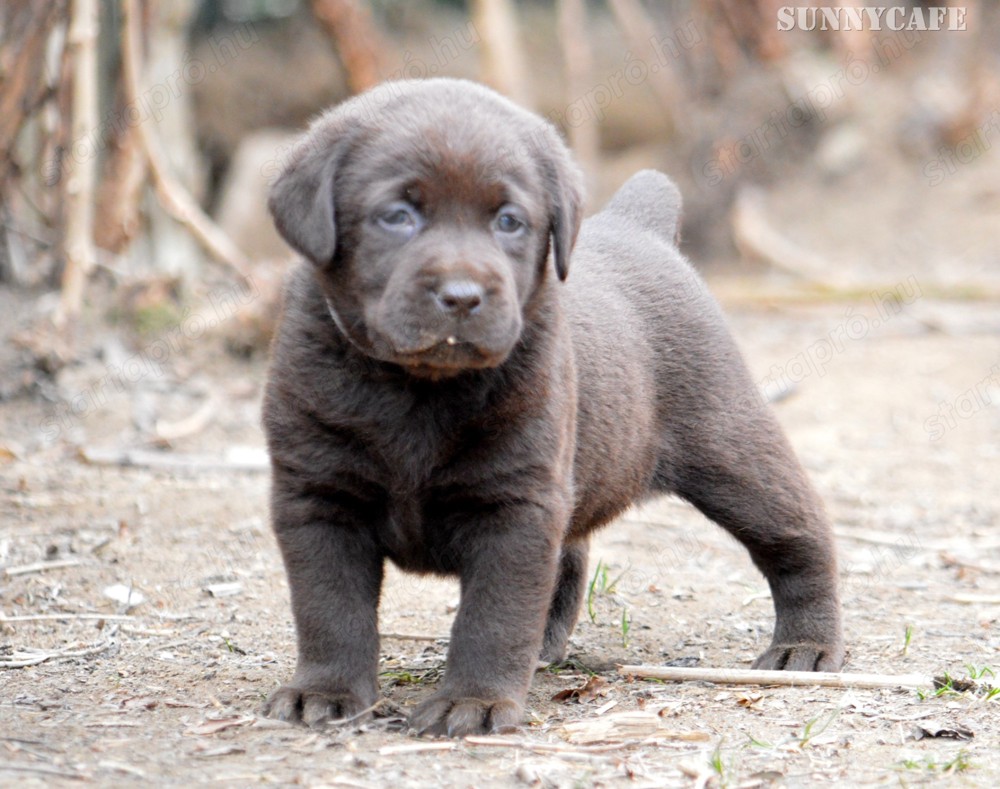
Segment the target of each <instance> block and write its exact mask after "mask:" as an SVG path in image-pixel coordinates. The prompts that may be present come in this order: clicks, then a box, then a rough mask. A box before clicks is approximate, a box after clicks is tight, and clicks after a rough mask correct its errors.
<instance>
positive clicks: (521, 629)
mask: <svg viewBox="0 0 1000 789" xmlns="http://www.w3.org/2000/svg"><path fill="white" fill-rule="evenodd" d="M550 518H551V515H549V514H548V513H544V512H542V511H541V510H540V509H539V508H538V507H536V506H533V505H527V504H526V505H523V506H520V507H516V508H513V507H511V508H507V510H506V511H505V512H504V513H502V514H500V515H499V516H497V517H494V518H490V519H487V520H485V521H484V520H480V521H478V522H477V523H475V524H474V525H473V526H471V527H469V528H468V529H467V530H466V531H465V534H464V535H463V545H462V554H461V559H460V561H461V567H460V570H459V572H460V578H461V585H462V598H461V603H460V604H459V608H458V614H457V616H456V617H455V623H454V625H453V626H452V631H451V643H450V645H449V648H448V664H447V668H446V672H445V677H444V681H443V686H442V688H441V690H440V691H438V692H437V693H435V694H434V695H433V696H432V697H431V698H430V699H428V700H427V701H425V702H423V703H422V704H420V705H419V706H418V707H417V709H416V710H415V711H414V713H413V715H412V716H411V719H410V726H411V728H412V729H414V730H416V731H417V732H419V733H421V734H433V735H447V736H449V737H463V736H465V735H467V734H479V733H489V732H492V731H497V730H499V729H502V728H503V727H505V726H515V725H517V724H519V723H520V722H521V718H522V714H523V709H524V699H525V697H526V695H527V692H528V686H529V685H530V684H531V677H532V675H533V673H534V671H535V666H536V664H537V661H538V655H539V652H540V650H541V647H542V638H543V634H544V632H545V620H546V615H547V613H548V609H549V604H550V601H551V600H552V594H553V590H554V588H555V583H556V576H557V574H558V559H559V536H560V535H561V534H562V526H561V525H560V526H558V527H554V526H552V525H551V520H550Z"/></svg>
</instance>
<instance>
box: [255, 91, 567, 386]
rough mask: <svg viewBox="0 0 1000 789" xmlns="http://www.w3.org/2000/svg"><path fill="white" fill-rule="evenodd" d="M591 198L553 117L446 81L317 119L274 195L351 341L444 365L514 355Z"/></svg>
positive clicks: (391, 355)
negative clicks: (531, 308)
mask: <svg viewBox="0 0 1000 789" xmlns="http://www.w3.org/2000/svg"><path fill="white" fill-rule="evenodd" d="M581 202H582V191H581V178H580V174H579V171H578V170H577V169H576V167H575V165H574V164H573V163H572V161H571V159H570V156H569V152H568V151H567V149H566V146H565V145H564V144H563V142H562V140H561V139H560V138H559V135H558V134H557V133H556V132H555V130H554V129H553V128H552V127H551V126H550V125H549V124H548V123H546V122H545V121H543V120H542V119H541V118H538V117H537V116H535V115H532V114H531V113H529V112H526V111H525V110H522V109H521V108H519V107H517V106H516V105H514V104H512V103H511V102H509V101H507V100H506V99H504V98H502V97H501V96H499V95H497V94H496V93H494V92H492V91H490V90H488V89H486V88H484V87H482V86H479V85H476V84H474V83H471V82H464V81H460V80H444V79H439V80H425V81H413V82H390V83H385V84H383V85H381V86H379V87H378V88H375V89H374V90H372V91H369V92H368V93H365V94H362V95H361V96H358V97H355V98H354V99H351V100H350V101H348V102H346V103H345V104H342V105H340V106H339V107H336V108H334V109H333V110H331V111H330V112H329V113H327V114H326V115H324V116H323V117H321V118H320V119H319V120H318V121H317V122H316V123H314V124H313V126H312V128H311V129H310V131H309V133H308V134H307V135H306V137H305V138H304V139H303V140H302V141H301V142H300V143H299V145H298V146H297V148H296V151H295V153H294V154H293V157H292V161H291V162H290V164H289V165H288V167H287V168H286V169H285V171H284V172H283V173H282V175H281V176H280V177H279V179H278V181H277V182H276V183H275V185H274V187H273V189H272V191H271V197H270V201H269V206H270V209H271V213H272V215H273V216H274V220H275V224H276V225H277V227H278V230H279V231H280V232H281V234H282V235H283V236H284V238H285V240H286V241H288V243H289V244H291V246H292V247H294V248H295V249H296V250H297V251H299V252H300V253H302V254H303V255H304V256H305V257H306V258H308V259H309V260H311V261H312V262H313V263H314V264H315V265H316V266H317V267H318V269H319V272H320V274H321V278H320V279H321V281H322V283H323V289H324V296H325V297H326V299H327V303H328V305H329V307H330V312H331V318H332V319H333V320H335V321H336V322H337V325H338V326H339V327H340V329H341V331H343V332H344V334H346V335H347V337H348V338H349V339H350V340H351V342H353V343H354V344H355V345H356V346H357V347H358V348H360V349H361V350H362V351H364V352H365V353H367V354H369V355H371V356H373V357H376V358H378V359H382V360H384V361H389V362H394V363H397V364H400V365H403V366H404V367H405V368H407V369H408V370H409V371H410V372H412V373H413V374H416V375H421V376H430V377H442V376H448V375H454V374H457V373H459V372H461V371H463V370H468V369H476V368H483V367H493V366H496V365H499V364H501V363H502V362H503V361H504V360H505V359H506V358H507V356H508V355H509V354H510V352H511V350H512V349H513V348H514V346H515V345H516V344H517V341H518V339H519V337H520V335H521V331H522V327H523V319H524V313H525V309H526V307H527V306H528V305H529V304H530V303H531V301H532V299H533V298H534V297H535V296H536V294H538V293H539V291H540V290H541V289H542V288H543V287H546V286H547V283H548V282H549V281H550V280H551V276H550V274H549V268H550V265H549V263H548V260H549V258H550V257H551V259H552V261H553V264H552V268H554V270H555V272H556V274H557V275H558V276H559V278H560V279H565V278H566V275H567V273H568V268H569V259H570V253H571V251H572V247H573V243H574V241H575V239H576V234H577V231H578V230H579V227H580V219H581V217H580V211H581ZM550 252H551V255H550Z"/></svg>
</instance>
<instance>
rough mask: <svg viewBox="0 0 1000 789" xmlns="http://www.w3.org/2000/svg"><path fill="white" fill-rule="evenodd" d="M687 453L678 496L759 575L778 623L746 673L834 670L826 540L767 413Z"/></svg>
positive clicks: (838, 645) (836, 646)
mask: <svg viewBox="0 0 1000 789" xmlns="http://www.w3.org/2000/svg"><path fill="white" fill-rule="evenodd" d="M718 427H719V426H718V425H716V428H715V429H714V430H713V433H712V435H711V436H710V437H708V440H704V439H705V437H704V436H702V437H701V438H702V439H703V440H702V441H701V442H700V443H699V444H698V445H696V447H697V448H694V447H691V451H690V453H689V455H688V458H687V459H686V461H685V463H684V466H683V468H682V469H681V471H680V474H679V475H678V483H679V484H678V491H677V492H678V493H679V494H680V495H681V496H683V497H684V498H686V499H687V500H688V501H690V502H691V503H692V504H694V505H695V506H696V507H697V508H698V509H699V510H701V511H702V512H703V513H704V514H705V515H706V516H708V517H709V518H711V519H712V520H713V521H715V522H716V523H718V524H719V525H720V526H722V527H723V528H725V529H726V530H727V531H729V532H730V533H731V534H732V535H733V536H734V537H736V539H737V540H739V541H740V542H741V543H742V544H743V545H744V546H745V547H746V548H747V550H748V551H749V552H750V556H751V558H752V559H753V562H754V564H755V565H756V566H757V567H758V569H760V571H761V572H762V573H763V574H764V576H765V577H766V578H767V581H768V584H769V586H770V588H771V594H772V597H773V600H774V608H775V614H776V623H775V630H774V638H773V641H772V643H771V645H770V647H769V648H768V649H767V650H766V651H765V652H764V653H763V654H762V655H761V656H760V657H758V658H757V660H756V661H755V663H754V668H761V669H785V670H805V671H836V670H838V669H839V668H840V667H841V665H842V663H843V658H844V645H843V636H842V634H841V624H840V601H839V598H838V593H837V568H836V556H835V553H836V552H835V547H834V542H833V535H832V531H831V529H830V526H829V523H828V521H827V519H826V516H825V514H824V512H823V507H822V504H821V503H820V501H819V498H818V496H817V495H816V493H815V492H814V491H813V489H812V487H811V485H810V483H809V481H808V479H807V478H806V475H805V472H804V471H803V469H802V467H801V466H800V465H799V462H798V460H797V459H796V457H795V455H794V453H793V451H792V449H791V447H790V446H789V445H788V442H787V441H786V440H785V438H784V435H783V433H782V432H781V428H780V426H779V425H778V423H777V421H776V420H775V419H774V417H773V416H772V415H771V414H770V412H765V411H756V412H754V413H753V414H750V415H748V416H747V418H746V420H745V421H742V423H741V424H732V425H728V426H727V429H725V430H719V429H718Z"/></svg>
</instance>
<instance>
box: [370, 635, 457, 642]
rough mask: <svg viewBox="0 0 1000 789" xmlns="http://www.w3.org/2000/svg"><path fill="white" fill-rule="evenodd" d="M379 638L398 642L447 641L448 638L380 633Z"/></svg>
mask: <svg viewBox="0 0 1000 789" xmlns="http://www.w3.org/2000/svg"><path fill="white" fill-rule="evenodd" d="M378 635H379V638H391V639H394V640H396V641H430V642H435V641H447V640H448V636H423V635H416V634H410V633H379V634H378Z"/></svg>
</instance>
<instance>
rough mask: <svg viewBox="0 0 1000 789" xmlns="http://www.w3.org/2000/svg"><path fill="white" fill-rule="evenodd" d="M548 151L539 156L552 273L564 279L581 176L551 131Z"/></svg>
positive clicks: (578, 210) (580, 195)
mask: <svg viewBox="0 0 1000 789" xmlns="http://www.w3.org/2000/svg"><path fill="white" fill-rule="evenodd" d="M549 134H550V136H551V137H552V138H555V139H553V140H552V141H551V144H550V145H549V146H548V151H546V153H544V154H543V156H542V172H543V173H544V176H545V181H546V188H547V190H548V193H549V232H550V233H551V235H552V256H553V258H554V259H555V265H556V274H557V275H558V276H559V279H560V280H563V281H565V279H566V276H567V275H568V274H569V258H570V254H571V253H572V252H573V245H574V244H575V243H576V236H577V233H579V232H580V222H581V221H582V216H581V214H582V210H583V177H582V176H581V174H580V170H579V169H578V168H577V166H576V165H575V164H574V163H573V161H572V159H571V158H570V155H569V151H568V150H567V149H566V146H565V144H564V143H563V141H562V140H561V139H559V137H558V135H557V133H556V132H555V131H550V132H549Z"/></svg>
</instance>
